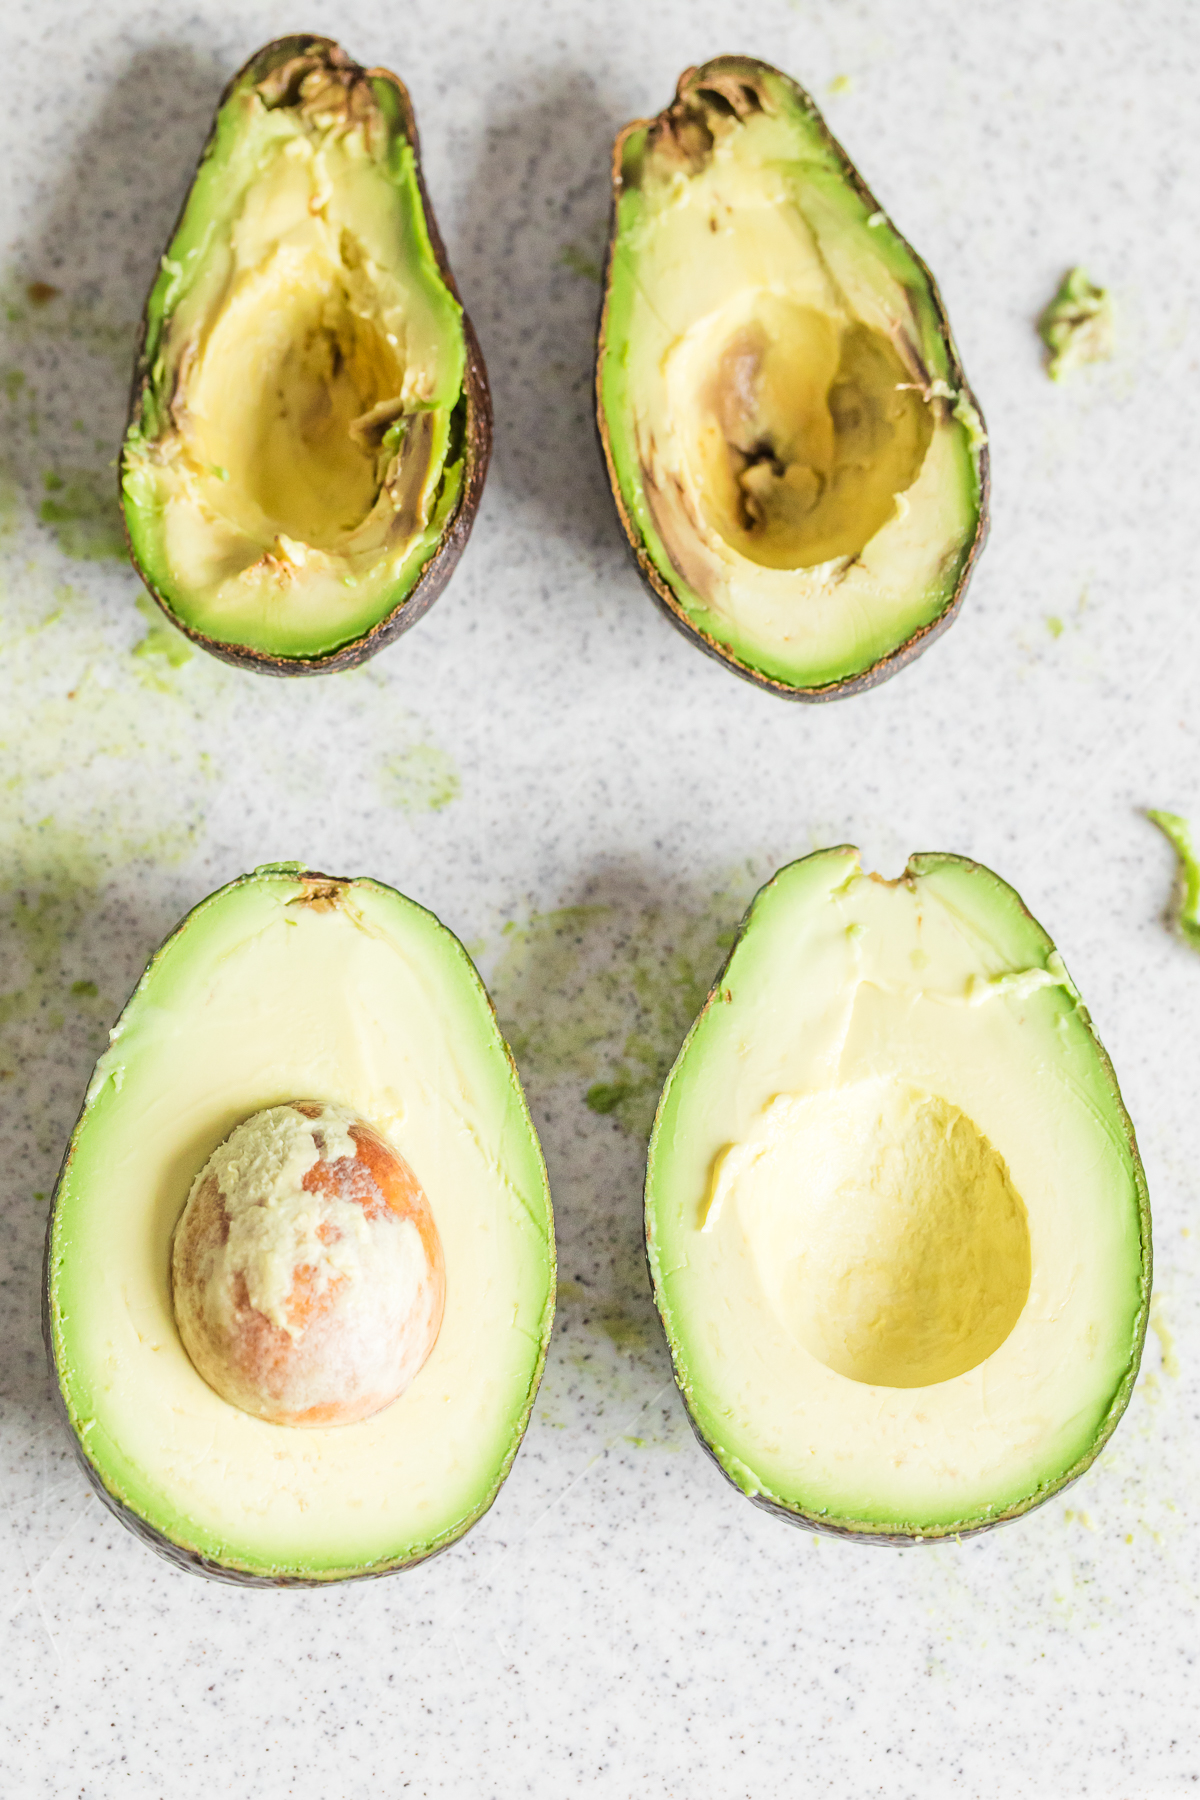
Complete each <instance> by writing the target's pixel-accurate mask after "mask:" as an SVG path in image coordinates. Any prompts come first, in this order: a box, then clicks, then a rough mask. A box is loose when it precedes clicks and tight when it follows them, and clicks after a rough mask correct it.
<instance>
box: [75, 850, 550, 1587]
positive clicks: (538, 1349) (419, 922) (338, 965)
mask: <svg viewBox="0 0 1200 1800" xmlns="http://www.w3.org/2000/svg"><path fill="white" fill-rule="evenodd" d="M297 1099H308V1100H314V1099H315V1100H319V1101H327V1102H331V1103H333V1104H335V1105H339V1106H344V1107H348V1108H349V1109H350V1110H351V1111H352V1112H353V1113H355V1114H356V1115H357V1116H358V1117H360V1118H362V1119H365V1120H366V1121H367V1123H368V1124H371V1125H373V1126H374V1127H375V1129H376V1130H377V1131H378V1132H380V1133H381V1135H382V1136H383V1137H384V1138H385V1139H386V1140H387V1141H388V1142H389V1143H390V1144H392V1145H393V1147H394V1148H395V1149H396V1150H397V1151H398V1152H399V1153H400V1155H401V1156H402V1157H403V1158H404V1159H405V1161H406V1162H407V1163H408V1165H409V1167H410V1168H411V1169H412V1170H413V1172H414V1173H415V1175H416V1178H417V1181H418V1182H419V1183H420V1186H421V1188H422V1189H423V1191H424V1194H425V1196H426V1199H427V1201H428V1204H429V1208H430V1211H431V1213H432V1215H433V1220H434V1224H435V1226H436V1229H437V1233H438V1236H439V1237H440V1240H441V1246H442V1253H443V1257H444V1261H445V1282H446V1300H445V1313H444V1316H443V1320H442V1325H441V1329H440V1331H439V1333H438V1336H437V1340H436V1343H435V1344H434V1347H433V1350H432V1352H431V1354H430V1356H429V1358H428V1360H427V1361H426V1363H425V1365H424V1367H423V1368H422V1369H421V1370H420V1372H419V1374H418V1375H417V1376H416V1378H415V1380H413V1382H412V1384H411V1386H410V1387H408V1388H407V1389H406V1391H405V1392H404V1393H403V1394H402V1395H401V1396H400V1398H399V1399H397V1400H395V1401H394V1402H393V1403H392V1404H391V1405H390V1406H387V1407H385V1408H384V1409H383V1410H382V1411H381V1412H378V1413H376V1414H375V1416H374V1417H372V1418H369V1419H365V1420H363V1421H362V1422H360V1423H357V1424H351V1425H343V1426H339V1427H330V1428H321V1429H313V1428H299V1427H291V1426H286V1425H278V1424H270V1423H267V1422H265V1421H264V1420H263V1419H260V1418H257V1417H254V1416H252V1415H251V1414H250V1413H248V1412H243V1411H242V1410H241V1409H240V1408H239V1407H238V1406H236V1405H233V1404H231V1403H230V1402H229V1401H226V1400H223V1399H222V1398H221V1397H220V1396H219V1395H218V1394H217V1393H216V1392H215V1391H214V1390H213V1389H212V1388H210V1387H209V1386H208V1385H207V1384H206V1383H205V1381H204V1380H203V1379H202V1378H201V1376H200V1375H199V1374H198V1373H197V1371H196V1370H195V1368H193V1366H192V1364H191V1362H190V1361H189V1359H188V1356H187V1353H186V1351H185V1350H184V1348H183V1344H182V1342H181V1340H180V1336H179V1332H178V1330H177V1329H176V1324H175V1318H174V1313H173V1309H172V1296H171V1287H170V1258H171V1239H172V1233H173V1231H174V1229H175V1226H176V1223H177V1221H178V1219H179V1217H180V1214H181V1212H182V1210H183V1207H184V1204H185V1202H186V1200H187V1197H188V1193H189V1190H190V1187H191V1184H192V1182H193V1180H194V1179H195V1177H196V1175H197V1173H198V1171H199V1170H200V1169H201V1168H203V1166H204V1164H205V1163H206V1161H207V1159H208V1157H209V1156H210V1155H211V1153H212V1152H213V1150H214V1149H215V1148H216V1147H217V1146H218V1145H219V1144H220V1143H222V1142H223V1141H224V1140H225V1138H226V1137H227V1136H228V1134H229V1133H230V1131H231V1130H232V1129H233V1128H234V1126H235V1125H237V1124H238V1123H240V1122H241V1121H242V1120H243V1119H246V1118H247V1117H249V1116H250V1115H251V1114H254V1113H256V1112H259V1111H260V1110H261V1109H263V1108H265V1107H270V1106H276V1105H280V1104H282V1103H284V1102H286V1101H289V1100H297ZM46 1301H47V1337H48V1343H49V1346H50V1350H51V1357H52V1362H53V1366H54V1372H55V1375H56V1378H57V1381H58V1385H59V1389H60V1392H61V1395H62V1399H63V1402H64V1405H65V1408H66V1412H67V1416H68V1419H69V1422H70V1425H71V1429H72V1430H73V1432H74V1433H75V1436H76V1440H77V1443H78V1446H79V1449H80V1453H81V1456H82V1458H83V1460H84V1463H85V1467H86V1469H87V1471H88V1473H89V1474H90V1476H91V1477H92V1479H93V1481H94V1483H95V1484H96V1485H97V1487H98V1488H99V1489H100V1491H101V1493H102V1495H103V1497H104V1498H106V1499H107V1500H109V1501H110V1502H111V1503H112V1504H113V1506H114V1507H115V1508H116V1509H117V1510H118V1511H119V1512H120V1513H121V1514H122V1516H123V1517H124V1518H125V1519H126V1522H127V1523H130V1524H132V1525H133V1527H134V1529H135V1530H137V1531H138V1532H139V1533H140V1534H141V1535H142V1536H143V1537H146V1538H148V1539H149V1540H150V1541H151V1542H152V1543H154V1545H155V1547H156V1548H158V1549H160V1550H162V1551H163V1552H164V1553H165V1554H167V1555H169V1556H172V1557H174V1559H175V1560H177V1561H180V1562H183V1563H185V1564H189V1565H190V1566H202V1567H204V1568H205V1569H206V1570H207V1572H209V1573H216V1574H218V1575H225V1576H229V1577H231V1578H237V1577H239V1576H241V1577H243V1578H246V1577H248V1578H251V1579H256V1580H268V1581H301V1582H305V1581H308V1582H311V1581H326V1580H335V1579H339V1578H343V1577H346V1576H354V1575H362V1574H380V1573H384V1572H386V1571H388V1570H390V1569H394V1568H400V1567H403V1566H405V1565H406V1564H410V1563H413V1562H415V1561H418V1560H420V1559H421V1558H423V1557H425V1556H428V1555H429V1554H431V1553H432V1552H434V1551H436V1550H438V1549H440V1548H442V1547H443V1546H444V1545H446V1544H448V1543H450V1542H452V1541H453V1540H454V1539H455V1538H456V1537H458V1536H460V1535H461V1533H462V1532H463V1531H465V1530H466V1529H467V1527H468V1526H469V1525H471V1524H472V1523H473V1521H474V1520H475V1519H476V1518H478V1517H479V1515H480V1514H481V1513H482V1512H483V1511H485V1510H486V1508H487V1507H488V1506H489V1505H490V1503H491V1501H492V1500H493V1499H494V1497H495V1495H496V1492H497V1490H498V1488H499V1486H500V1483H501V1481H502V1480H503V1478H504V1476H505V1474H506V1472H507V1470H508V1467H509V1464H510V1462H511V1460H512V1458H513V1456H514V1454H515V1452H516V1449H517V1446H518V1444H519V1442H520V1438H521V1434H522V1432H523V1430H524V1428H525V1424H526V1421H527V1419H528V1416H529V1411H530V1408H531V1406H532V1403H533V1396H534V1393H535V1391H536V1388H537V1383H538V1380H539V1378H540V1374H541V1369H542V1363H543V1360H544V1357H545V1348H546V1343H547V1340H548V1336H549V1331H550V1325H551V1319H552V1315H553V1306H554V1236H553V1225H552V1218H551V1209H550V1196H549V1191H548V1188H547V1185H546V1176H545V1169H544V1165H543V1162H542V1157H541V1152H540V1149H539V1146H538V1141H537V1137H536V1135H535V1132H534V1129H533V1125H532V1123H531V1121H530V1118H529V1113H528V1109H527V1107H526V1105H525V1100H524V1096H523V1094H522V1091H521V1087H520V1084H519V1082H518V1079H517V1076H516V1072H515V1070H514V1068H513V1065H512V1061H511V1058H510V1056H509V1054H508V1051H507V1048H506V1046H505V1044H504V1042H503V1040H502V1038H501V1036H500V1033H499V1030H498V1028H497V1026H496V1022H495V1017H494V1015H493V1013H492V1009H491V1006H490V1003H489V1001H488V998H487V994H486V992H485V991H484V988H483V986H482V984H481V982H480V980H479V977H478V975H477V974H476V972H475V970H474V967H473V966H472V964H471V962H470V959H469V958H468V956H467V954H466V952H465V951H464V950H463V948H462V946H461V945H460V944H459V942H458V940H457V939H456V938H455V937H453V936H452V934H451V933H450V932H449V931H447V930H446V928H445V927H444V926H443V925H441V924H439V922H438V921H437V920H436V919H435V918H434V917H433V916H432V915H431V914H430V913H428V912H426V911H425V910H424V909H423V908H422V907H420V906H417V905H416V904H415V903H414V902H413V901H411V900H407V899H405V898H404V897H403V896H402V895H400V894H398V893H396V892H394V891H393V890H392V889H390V888H387V887H384V886H382V885H381V884H379V883H378V882H374V881H369V880H354V881H347V882H341V881H334V880H330V879H328V878H326V877H318V876H306V875H304V874H303V873H302V872H301V870H300V869H299V867H298V866H293V865H278V866H271V867H268V868H266V869H262V870H259V871H257V872H256V873H255V874H254V875H250V876H246V877H244V878H242V879H241V880H239V881H235V882H234V883H233V884H232V885H230V886H229V887H226V888H223V889H221V890H220V891H219V892H218V893H216V894H214V895H213V896H212V897H211V898H210V899H208V900H206V901H205V902H204V903H203V904H202V905H200V906H199V907H197V908H196V910H195V911H194V912H193V913H191V914H190V915H189V916H188V918H187V919H185V920H184V922H183V924H182V925H180V927H179V928H178V930H177V931H176V932H175V933H174V935H173V936H172V937H171V938H169V939H168V940H167V942H166V943H165V944H164V945H163V947H162V949H161V950H160V951H159V952H158V953H157V955H156V956H155V957H154V959H153V960H152V962H151V963H150V965H149V967H148V968H147V970H146V973H145V975H144V976H143V977H142V980H141V981H140V983H139V984H138V987H137V989H136V991H135V992H134V995H133V997H132V999H131V1000H130V1001H129V1004H128V1005H127V1006H126V1008H125V1011H124V1012H123V1013H122V1015H121V1018H120V1020H119V1022H118V1024H117V1025H116V1027H115V1029H114V1031H113V1033H112V1043H111V1047H110V1048H109V1050H107V1051H106V1052H105V1054H104V1055H103V1056H102V1057H101V1059H100V1062H99V1063H98V1064H97V1067H96V1071H95V1074H94V1076H93V1078H92V1081H91V1085H90V1087H89V1089H88V1094H87V1099H86V1102H85V1104H84V1108H83V1111H82V1113H81V1115H80V1119H79V1123H78V1125H77V1127H76V1129H75V1133H74V1136H73V1138H72V1140H71V1145H70V1148H69V1150H68V1153H67V1157H66V1161H65V1163H64V1166H63V1172H62V1176H61V1178H60V1182H59V1187H58V1191H57V1195H56V1198H55V1204H54V1210H53V1214H52V1217H51V1223H50V1230H49V1237H48V1244H47V1296H46Z"/></svg>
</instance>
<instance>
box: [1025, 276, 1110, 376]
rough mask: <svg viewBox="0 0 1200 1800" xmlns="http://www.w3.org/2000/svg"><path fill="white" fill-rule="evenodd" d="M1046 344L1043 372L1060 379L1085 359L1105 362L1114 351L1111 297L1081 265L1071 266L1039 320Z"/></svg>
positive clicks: (1041, 334)
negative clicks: (1080, 267)
mask: <svg viewBox="0 0 1200 1800" xmlns="http://www.w3.org/2000/svg"><path fill="white" fill-rule="evenodd" d="M1038 332H1039V334H1040V336H1041V340H1042V342H1043V343H1044V344H1045V346H1046V373H1047V375H1049V377H1050V379H1051V381H1061V379H1062V377H1063V376H1064V375H1069V374H1070V373H1071V371H1072V370H1073V369H1078V368H1079V367H1081V365H1082V364H1084V363H1093V362H1107V360H1108V358H1109V357H1110V356H1111V355H1112V353H1113V313H1112V299H1111V297H1110V295H1109V293H1108V290H1107V288H1101V287H1097V286H1096V284H1095V282H1094V281H1092V280H1091V279H1090V277H1089V276H1088V275H1087V274H1086V272H1085V271H1084V270H1083V269H1078V268H1076V269H1070V270H1068V272H1067V273H1066V274H1065V275H1064V276H1063V278H1062V281H1061V282H1060V283H1059V288H1058V292H1057V294H1055V296H1054V298H1053V300H1052V301H1051V302H1050V304H1049V306H1048V307H1047V308H1046V310H1045V312H1044V313H1043V314H1042V316H1041V318H1040V319H1039V320H1038Z"/></svg>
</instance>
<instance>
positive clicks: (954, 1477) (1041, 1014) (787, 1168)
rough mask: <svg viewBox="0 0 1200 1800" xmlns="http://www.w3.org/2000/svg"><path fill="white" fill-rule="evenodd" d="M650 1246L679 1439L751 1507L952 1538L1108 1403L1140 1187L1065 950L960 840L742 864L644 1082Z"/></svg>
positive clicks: (792, 1517)
mask: <svg viewBox="0 0 1200 1800" xmlns="http://www.w3.org/2000/svg"><path fill="white" fill-rule="evenodd" d="M645 1230H646V1251H647V1258H648V1262H649V1267H650V1274H651V1279H652V1282H653V1286H654V1294H655V1300H656V1302H657V1305H658V1309H659V1313H660V1315H661V1318H662V1322H663V1326H664V1328H665V1331H666V1335H667V1339H668V1342H669V1344H670V1349H671V1355H672V1359H673V1363H674V1370H675V1378H676V1381H677V1382H678V1385H679V1388H680V1391H681V1393H682V1396H683V1399H684V1403H685V1405H686V1408H687V1411H688V1415H689V1417H690V1419H691V1422H692V1425H693V1427H694V1429H695V1431H696V1433H697V1436H698V1437H699V1439H700V1441H701V1443H702V1444H703V1445H704V1447H705V1449H706V1450H707V1451H708V1452H709V1453H710V1455H711V1456H712V1457H713V1458H714V1460H715V1461H716V1462H717V1464H718V1466H719V1467H720V1468H721V1470H722V1471H723V1472H724V1473H725V1474H726V1475H727V1476H728V1477H729V1479H730V1480H731V1481H732V1482H733V1483H734V1485H735V1486H736V1487H737V1488H738V1489H739V1490H740V1491H741V1492H742V1493H744V1494H746V1495H747V1496H749V1498H751V1499H752V1500H754V1501H755V1502H756V1503H757V1504H758V1505H760V1506H763V1507H765V1508H767V1509H768V1510H769V1511H771V1512H773V1513H776V1514H778V1515H779V1516H780V1517H781V1518H784V1519H787V1520H789V1521H790V1522H791V1523H793V1524H796V1525H800V1526H802V1527H803V1528H805V1529H806V1530H813V1531H823V1532H829V1533H832V1534H835V1535H838V1536H841V1537H844V1538H849V1539H854V1540H856V1541H859V1542H865V1543H890V1544H911V1543H916V1542H933V1541H936V1540H939V1539H943V1538H947V1537H964V1536H967V1535H968V1534H970V1533H973V1532H978V1531H983V1530H986V1529H988V1528H989V1527H990V1526H992V1525H996V1524H999V1523H1001V1522H1003V1521H1005V1520H1010V1519H1016V1518H1019V1517H1021V1516H1022V1515H1024V1514H1025V1513H1027V1512H1029V1511H1030V1510H1031V1509H1032V1508H1033V1507H1035V1506H1037V1505H1039V1504H1040V1503H1041V1502H1042V1501H1044V1500H1046V1499H1048V1498H1049V1497H1050V1496H1051V1495H1052V1494H1055V1493H1058V1492H1059V1491H1060V1490H1061V1489H1062V1488H1063V1487H1065V1486H1066V1485H1067V1483H1068V1482H1071V1481H1073V1480H1075V1479H1076V1477H1078V1476H1079V1475H1081V1474H1082V1473H1083V1472H1084V1470H1086V1469H1087V1468H1088V1467H1089V1465H1090V1464H1091V1463H1092V1461H1093V1460H1094V1458H1095V1457H1096V1455H1097V1454H1098V1452H1099V1451H1100V1450H1101V1449H1102V1447H1103V1446H1104V1444H1105V1443H1106V1442H1107V1440H1108V1438H1109V1436H1110V1434H1111V1433H1112V1431H1113V1430H1114V1428H1115V1426H1116V1424H1117V1421H1118V1420H1119V1419H1120V1417H1121V1414H1122V1412H1123V1411H1124V1408H1125V1405H1126V1402H1127V1401H1128V1399H1129V1395H1130V1392H1131V1390H1132V1387H1133V1383H1134V1379H1135V1377H1136V1375H1137V1370H1138V1364H1139V1360H1140V1357H1141V1351H1142V1342H1143V1339H1144V1336H1145V1330H1146V1318H1147V1308H1148V1304H1149V1297H1150V1277H1151V1242H1150V1213H1149V1202H1148V1199H1147V1193H1146V1183H1145V1177H1144V1175H1143V1171H1142V1165H1141V1161H1140V1158H1139V1155H1138V1150H1137V1143H1136V1140H1135V1137H1134V1131H1133V1126H1132V1124H1131V1122H1130V1119H1129V1116H1128V1114H1127V1113H1126V1111H1125V1107H1124V1105H1123V1103H1122V1100H1121V1095H1120V1092H1119V1090H1118V1087H1117V1082H1116V1078H1115V1076H1114V1074H1113V1070H1112V1065H1111V1063H1110V1062H1109V1060H1108V1057H1107V1056H1106V1054H1105V1052H1104V1050H1103V1048H1102V1046H1101V1044H1100V1042H1099V1039H1098V1038H1097V1036H1096V1033H1095V1031H1094V1029H1093V1026H1092V1023H1091V1020H1090V1018H1089V1015H1088V1012H1087V1009H1086V1008H1085V1006H1084V1004H1083V1002H1082V1000H1081V999H1080V997H1079V994H1078V992H1077V990H1076V989H1075V987H1074V985H1073V983H1072V982H1071V979H1070V977H1069V975H1068V974H1067V971H1066V969H1065V968H1064V966H1063V963H1062V959H1061V958H1060V956H1059V955H1058V952H1057V951H1056V950H1055V948H1054V945H1053V944H1052V942H1051V940H1050V939H1049V937H1048V936H1047V935H1046V933H1045V932H1044V931H1043V930H1042V928H1041V926H1040V925H1038V924H1037V923H1036V921H1035V920H1034V919H1033V918H1032V917H1031V916H1030V914H1029V912H1028V911H1027V909H1026V908H1025V906H1024V905H1023V904H1022V902H1021V900H1020V899H1019V897H1018V896H1017V895H1016V894H1015V893H1014V892H1013V890H1012V889H1011V888H1010V887H1008V886H1007V885H1006V884H1005V883H1004V882H1003V881H1001V880H1000V879H999V877H998V876H996V875H994V874H992V873H991V871H990V870H988V869H985V868H983V867H981V866H980V865H979V864H977V863H973V862H969V861H967V860H966V859H965V858H963V857H958V856H950V855H921V856H914V857H913V858H912V859H911V860H910V862H909V864H908V867H907V868H906V870H905V872H904V874H903V875H902V876H901V877H899V879H897V880H895V881H884V880H881V879H880V878H879V877H877V876H875V875H868V874H865V873H864V872H863V869H862V867H861V864H860V861H859V855H858V852H857V851H856V850H854V849H852V848H849V847H846V846H842V847H840V848H837V849H831V850H823V851H819V852H818V853H816V854H815V855H812V856H809V857H806V858H804V859H803V860H802V861H800V862H795V863H792V864H790V865H789V866H788V867H786V868H784V869H782V870H781V871H780V872H779V873H778V874H777V875H776V876H775V877H774V879H773V880H771V881H770V882H768V883H767V885H766V886H765V887H764V888H763V889H762V891H761V892H760V893H759V895H758V896H757V898H756V899H755V901H754V903H753V905H752V906H751V908H750V910H749V912H748V914H747V916H746V919H745V921H744V923H743V925H742V928H741V931H740V934H739V936H738V939H737V941H736V943H735V945H734V948H733V950H732V952H731V954H730V958H729V961H728V963H727V964H726V967H725V969H724V970H723V971H722V973H721V975H720V976H719V977H718V979H717V981H716V983H715V985H714V987H713V989H712V992H711V994H710V995H709V998H708V1001H707V1003H706V1004H705V1006H704V1009H703V1010H702V1012H701V1013H700V1016H699V1018H698V1019H697V1020H696V1023H695V1024H694V1025H693V1027H692V1030H691V1032H690V1033H689V1035H688V1038H687V1040H686V1042H685V1043H684V1046H683V1048H682V1050H681V1051H680V1053H679V1057H678V1059H677V1061H676V1063H675V1066H674V1068H673V1069H672V1070H671V1073H670V1075H669V1076H668V1078H667V1082H666V1085H665V1087H664V1089H663V1092H662V1097H661V1099H660V1102H659V1107H658V1113H657V1117H656V1120H655V1124H654V1130H653V1134H652V1136H651V1140H650V1147H649V1153H648V1161H647V1172H646V1201H645Z"/></svg>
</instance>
